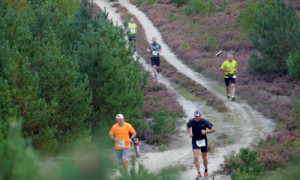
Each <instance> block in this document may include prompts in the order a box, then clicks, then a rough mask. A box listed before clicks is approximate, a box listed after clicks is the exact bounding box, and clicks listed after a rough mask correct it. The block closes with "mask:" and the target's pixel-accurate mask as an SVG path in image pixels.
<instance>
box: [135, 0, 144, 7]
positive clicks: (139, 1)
mask: <svg viewBox="0 0 300 180" xmlns="http://www.w3.org/2000/svg"><path fill="white" fill-rule="evenodd" d="M143 2H144V0H137V1H136V6H137V7H139V6H140V5H142V4H143Z"/></svg>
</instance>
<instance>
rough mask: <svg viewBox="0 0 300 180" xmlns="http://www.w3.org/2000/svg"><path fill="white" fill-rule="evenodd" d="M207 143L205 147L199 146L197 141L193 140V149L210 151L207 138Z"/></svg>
mask: <svg viewBox="0 0 300 180" xmlns="http://www.w3.org/2000/svg"><path fill="white" fill-rule="evenodd" d="M205 144H206V146H204V147H198V146H197V144H196V141H192V145H193V149H201V152H204V153H205V152H207V151H208V148H207V139H205Z"/></svg>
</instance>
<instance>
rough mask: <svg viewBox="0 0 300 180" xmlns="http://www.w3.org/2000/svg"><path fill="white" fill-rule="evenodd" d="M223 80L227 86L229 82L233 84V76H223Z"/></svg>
mask: <svg viewBox="0 0 300 180" xmlns="http://www.w3.org/2000/svg"><path fill="white" fill-rule="evenodd" d="M224 81H225V85H226V86H229V82H230V83H231V84H235V78H224Z"/></svg>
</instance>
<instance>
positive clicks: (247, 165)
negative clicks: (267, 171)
mask: <svg viewBox="0 0 300 180" xmlns="http://www.w3.org/2000/svg"><path fill="white" fill-rule="evenodd" d="M230 167H231V168H232V169H233V170H234V172H233V173H232V175H231V178H232V179H233V180H237V179H238V180H242V179H249V180H250V179H251V180H252V179H253V180H254V179H260V173H261V172H263V165H261V164H259V163H258V161H257V152H255V151H251V150H249V149H248V148H241V149H240V154H238V155H233V156H231V157H230Z"/></svg>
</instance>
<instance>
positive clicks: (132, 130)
mask: <svg viewBox="0 0 300 180" xmlns="http://www.w3.org/2000/svg"><path fill="white" fill-rule="evenodd" d="M128 128H129V132H130V133H131V134H132V133H134V132H135V129H134V128H133V127H132V126H131V125H130V124H128Z"/></svg>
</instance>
